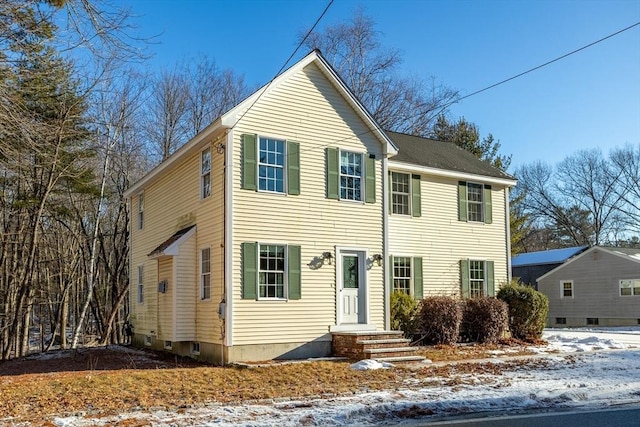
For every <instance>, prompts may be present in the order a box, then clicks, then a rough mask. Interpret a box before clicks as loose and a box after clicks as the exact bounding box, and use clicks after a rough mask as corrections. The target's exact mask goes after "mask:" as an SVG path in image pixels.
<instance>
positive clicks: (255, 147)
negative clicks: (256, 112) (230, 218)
mask: <svg viewBox="0 0 640 427" xmlns="http://www.w3.org/2000/svg"><path fill="white" fill-rule="evenodd" d="M241 138H242V154H241V156H242V180H241V181H240V185H241V186H242V188H244V189H245V190H254V191H255V190H259V191H265V192H272V193H286V194H291V195H298V194H300V144H298V143H297V142H293V141H285V140H281V139H274V138H266V137H258V135H256V134H243V135H242V137H241Z"/></svg>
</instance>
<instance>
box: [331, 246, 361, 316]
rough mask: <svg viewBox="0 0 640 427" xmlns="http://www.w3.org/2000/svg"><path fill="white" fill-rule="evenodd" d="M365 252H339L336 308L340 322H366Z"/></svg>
mask: <svg viewBox="0 0 640 427" xmlns="http://www.w3.org/2000/svg"><path fill="white" fill-rule="evenodd" d="M365 260H366V252H364V251H351V250H342V251H340V252H339V261H338V262H339V264H338V265H339V267H340V268H339V276H338V280H339V282H340V283H339V290H338V292H339V295H338V298H340V301H339V304H338V308H339V310H340V317H339V319H338V321H339V323H341V324H357V323H366V302H367V301H366V273H365Z"/></svg>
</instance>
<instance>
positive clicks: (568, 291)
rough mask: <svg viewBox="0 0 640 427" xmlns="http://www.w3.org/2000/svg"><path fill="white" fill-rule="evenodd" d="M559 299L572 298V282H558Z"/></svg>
mask: <svg viewBox="0 0 640 427" xmlns="http://www.w3.org/2000/svg"><path fill="white" fill-rule="evenodd" d="M560 298H573V280H563V281H561V282H560Z"/></svg>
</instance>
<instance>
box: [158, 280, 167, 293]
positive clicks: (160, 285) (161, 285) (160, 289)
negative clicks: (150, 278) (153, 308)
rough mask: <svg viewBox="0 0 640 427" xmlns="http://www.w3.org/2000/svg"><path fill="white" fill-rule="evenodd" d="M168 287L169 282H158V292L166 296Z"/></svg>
mask: <svg viewBox="0 0 640 427" xmlns="http://www.w3.org/2000/svg"><path fill="white" fill-rule="evenodd" d="M167 285H168V282H167V280H166V279H165V280H163V281H161V282H158V292H160V293H161V294H166V293H167Z"/></svg>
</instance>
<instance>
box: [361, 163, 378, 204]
mask: <svg viewBox="0 0 640 427" xmlns="http://www.w3.org/2000/svg"><path fill="white" fill-rule="evenodd" d="M365 156H366V158H365V159H364V163H365V168H364V191H365V199H364V201H365V202H366V203H375V202H376V159H375V157H370V156H369V155H368V154H365Z"/></svg>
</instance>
